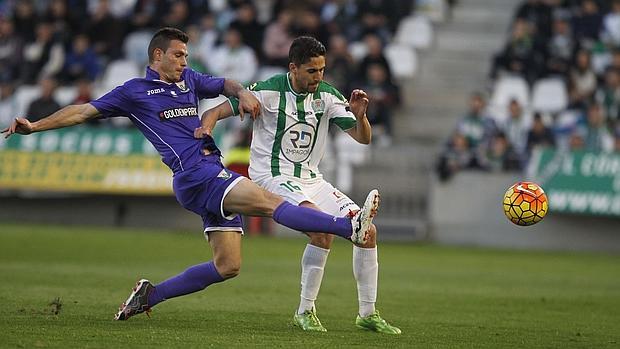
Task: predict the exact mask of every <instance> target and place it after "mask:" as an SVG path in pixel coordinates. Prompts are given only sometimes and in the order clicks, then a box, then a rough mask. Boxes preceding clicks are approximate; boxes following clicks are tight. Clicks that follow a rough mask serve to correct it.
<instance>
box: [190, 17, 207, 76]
mask: <svg viewBox="0 0 620 349" xmlns="http://www.w3.org/2000/svg"><path fill="white" fill-rule="evenodd" d="M185 32H186V33H187V36H188V37H189V41H188V42H187V50H188V51H189V52H192V55H190V56H189V57H187V65H188V66H189V67H190V68H192V69H194V70H196V71H198V72H201V73H205V72H206V71H207V65H206V64H204V63H203V62H206V61H207V58H206V57H204V56H203V53H204V51H202V50H201V49H200V28H199V27H198V26H197V25H195V24H192V25H189V26H188V27H187V29H186V30H185Z"/></svg>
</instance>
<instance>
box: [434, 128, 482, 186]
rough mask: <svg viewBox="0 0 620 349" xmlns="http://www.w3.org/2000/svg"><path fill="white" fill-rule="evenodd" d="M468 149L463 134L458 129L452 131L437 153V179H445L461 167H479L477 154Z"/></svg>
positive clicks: (461, 168)
mask: <svg viewBox="0 0 620 349" xmlns="http://www.w3.org/2000/svg"><path fill="white" fill-rule="evenodd" d="M470 149H471V147H470V146H469V143H468V142H467V137H465V135H463V134H461V133H460V132H458V131H455V132H454V133H452V136H451V137H450V140H449V141H448V143H447V144H446V147H445V148H444V150H443V151H442V152H441V154H440V155H439V161H438V163H437V174H438V175H439V179H440V180H442V181H447V180H449V179H450V178H452V176H454V174H456V172H458V171H460V170H463V169H481V168H482V167H481V164H480V160H479V156H478V155H479V154H475V153H473V152H472V151H471V150H470Z"/></svg>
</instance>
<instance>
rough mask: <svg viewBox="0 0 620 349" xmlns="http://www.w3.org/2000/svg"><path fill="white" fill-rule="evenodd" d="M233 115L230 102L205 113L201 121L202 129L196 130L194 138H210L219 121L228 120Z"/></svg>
mask: <svg viewBox="0 0 620 349" xmlns="http://www.w3.org/2000/svg"><path fill="white" fill-rule="evenodd" d="M232 115H233V109H232V106H231V105H230V102H228V101H226V102H224V103H221V104H220V105H218V106H216V107H214V108H211V109H209V110H207V111H205V112H204V113H202V117H201V119H200V127H198V128H197V129H195V130H194V137H195V138H203V137H204V136H205V135H209V136H210V135H211V131H213V129H214V128H215V124H216V123H217V121H218V120H222V119H226V118H227V117H229V116H232Z"/></svg>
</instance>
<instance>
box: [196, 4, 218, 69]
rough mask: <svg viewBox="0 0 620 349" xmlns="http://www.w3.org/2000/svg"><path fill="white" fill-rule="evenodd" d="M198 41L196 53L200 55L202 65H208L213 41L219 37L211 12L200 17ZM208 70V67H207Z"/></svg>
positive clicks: (213, 44)
mask: <svg viewBox="0 0 620 349" xmlns="http://www.w3.org/2000/svg"><path fill="white" fill-rule="evenodd" d="M199 23H200V42H199V43H198V48H197V50H198V51H197V52H196V53H197V54H198V56H199V57H200V60H201V63H202V65H204V66H205V67H208V66H209V55H211V54H212V53H213V50H214V49H215V43H216V42H217V40H218V38H219V35H220V34H219V32H218V30H217V27H216V23H215V17H214V16H213V14H211V13H207V14H205V15H203V16H202V17H201V18H200V21H199ZM207 70H208V69H207Z"/></svg>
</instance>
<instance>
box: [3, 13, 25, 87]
mask: <svg viewBox="0 0 620 349" xmlns="http://www.w3.org/2000/svg"><path fill="white" fill-rule="evenodd" d="M22 48H23V41H22V39H21V38H20V37H19V35H17V34H16V33H15V30H14V26H13V22H12V21H11V20H10V19H8V18H0V81H13V80H16V79H17V78H18V75H19V67H20V64H21V63H22Z"/></svg>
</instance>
